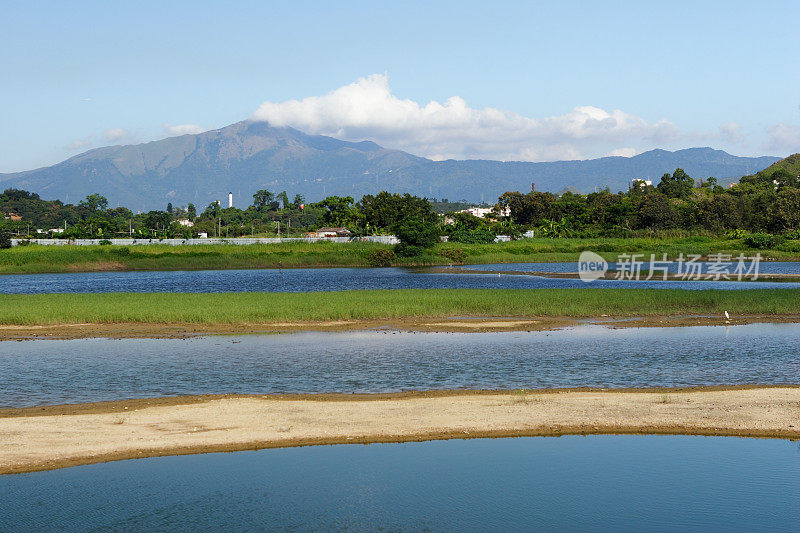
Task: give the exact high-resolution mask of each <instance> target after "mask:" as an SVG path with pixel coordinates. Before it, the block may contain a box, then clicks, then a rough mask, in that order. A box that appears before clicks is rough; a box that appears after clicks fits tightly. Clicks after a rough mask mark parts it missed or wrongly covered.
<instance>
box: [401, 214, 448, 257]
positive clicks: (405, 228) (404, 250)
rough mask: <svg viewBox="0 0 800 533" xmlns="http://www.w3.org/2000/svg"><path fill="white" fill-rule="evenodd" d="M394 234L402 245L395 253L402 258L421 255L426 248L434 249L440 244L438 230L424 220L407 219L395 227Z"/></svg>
mask: <svg viewBox="0 0 800 533" xmlns="http://www.w3.org/2000/svg"><path fill="white" fill-rule="evenodd" d="M394 234H395V235H396V236H397V238H398V239H400V244H398V245H397V246H395V248H394V251H395V253H396V254H397V255H399V256H402V257H413V256H416V255H420V254H421V253H423V252H424V251H425V249H426V248H433V245H434V244H436V243H437V242H439V230H438V228H437V227H436V226H435V225H434V224H432V223H430V222H425V221H424V220H419V219H413V218H407V219H405V220H403V221H402V222H400V223H399V224H397V225H396V226H395V227H394Z"/></svg>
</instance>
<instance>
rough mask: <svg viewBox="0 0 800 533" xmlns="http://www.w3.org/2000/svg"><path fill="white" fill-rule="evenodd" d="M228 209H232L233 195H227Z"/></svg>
mask: <svg viewBox="0 0 800 533" xmlns="http://www.w3.org/2000/svg"><path fill="white" fill-rule="evenodd" d="M228 207H233V193H232V192H229V193H228Z"/></svg>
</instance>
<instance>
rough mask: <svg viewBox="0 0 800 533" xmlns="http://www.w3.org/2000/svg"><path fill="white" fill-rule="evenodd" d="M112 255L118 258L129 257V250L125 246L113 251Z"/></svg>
mask: <svg viewBox="0 0 800 533" xmlns="http://www.w3.org/2000/svg"><path fill="white" fill-rule="evenodd" d="M114 253H115V254H117V255H119V256H122V257H125V256H128V255H131V249H130V248H128V247H127V246H123V247H122V248H117V249H116V250H114Z"/></svg>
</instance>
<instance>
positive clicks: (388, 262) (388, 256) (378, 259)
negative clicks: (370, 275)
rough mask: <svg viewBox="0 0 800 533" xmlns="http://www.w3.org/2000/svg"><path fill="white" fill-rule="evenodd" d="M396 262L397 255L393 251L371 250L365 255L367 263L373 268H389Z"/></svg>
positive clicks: (383, 249)
mask: <svg viewBox="0 0 800 533" xmlns="http://www.w3.org/2000/svg"><path fill="white" fill-rule="evenodd" d="M395 261H397V254H395V253H394V251H393V250H387V249H386V248H381V249H379V250H372V251H371V252H370V253H369V254H368V255H367V263H368V264H369V265H370V266H373V267H389V266H392V264H393V263H394V262H395Z"/></svg>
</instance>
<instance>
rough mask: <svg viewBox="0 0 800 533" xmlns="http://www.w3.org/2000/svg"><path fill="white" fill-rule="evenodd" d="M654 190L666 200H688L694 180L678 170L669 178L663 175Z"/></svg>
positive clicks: (681, 170)
mask: <svg viewBox="0 0 800 533" xmlns="http://www.w3.org/2000/svg"><path fill="white" fill-rule="evenodd" d="M656 188H657V189H658V192H660V193H661V194H663V195H664V196H666V197H667V198H688V197H689V196H691V194H692V189H693V188H694V180H693V179H692V178H690V177H689V176H688V175H687V174H686V172H684V171H683V169H681V168H678V169H676V170H675V172H673V173H672V175H671V176H670V175H669V174H664V175H663V176H662V177H661V182H660V183H659V184H658V187H656Z"/></svg>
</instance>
